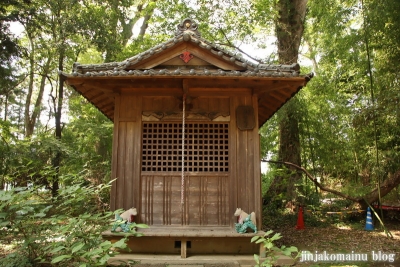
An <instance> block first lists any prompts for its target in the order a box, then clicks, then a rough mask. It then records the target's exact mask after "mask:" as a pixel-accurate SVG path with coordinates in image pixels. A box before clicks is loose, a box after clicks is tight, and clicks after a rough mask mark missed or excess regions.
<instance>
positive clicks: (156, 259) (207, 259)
mask: <svg viewBox="0 0 400 267" xmlns="http://www.w3.org/2000/svg"><path fill="white" fill-rule="evenodd" d="M261 260H262V259H261ZM129 261H131V262H136V264H135V265H134V266H135V267H165V266H168V267H182V266H189V267H250V266H254V265H255V261H254V256H253V255H190V256H188V257H187V258H181V257H180V255H152V254H119V255H117V256H116V257H113V258H111V259H110V260H109V261H108V264H109V265H111V266H118V265H120V264H121V263H122V262H129ZM293 264H294V261H293V259H291V258H290V257H286V256H284V255H280V256H279V259H278V265H280V266H287V265H289V266H290V265H293Z"/></svg>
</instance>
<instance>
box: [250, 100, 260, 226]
mask: <svg viewBox="0 0 400 267" xmlns="http://www.w3.org/2000/svg"><path fill="white" fill-rule="evenodd" d="M252 100H253V107H254V115H255V117H256V118H258V98H257V95H253V96H252ZM259 127H260V125H259V124H258V120H256V126H255V128H256V129H258V128H259ZM253 139H254V142H253V146H254V159H253V164H254V174H253V176H254V189H253V190H254V201H255V212H257V214H256V220H257V228H258V229H261V227H262V192H261V188H262V184H261V158H260V157H261V147H260V145H261V140H260V135H259V133H258V131H253Z"/></svg>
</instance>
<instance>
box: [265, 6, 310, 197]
mask: <svg viewBox="0 0 400 267" xmlns="http://www.w3.org/2000/svg"><path fill="white" fill-rule="evenodd" d="M306 5H307V0H280V1H278V3H277V8H278V18H277V20H276V22H275V27H276V36H277V39H278V57H279V63H281V64H292V63H297V59H298V55H299V47H300V42H301V38H302V35H303V31H304V19H305V15H306ZM296 102H297V100H296V98H293V99H292V100H290V101H289V102H288V103H286V104H285V106H284V107H283V108H281V110H280V111H279V113H278V114H280V118H281V119H280V123H279V142H280V145H279V152H278V156H279V160H280V161H288V162H293V163H295V164H297V165H298V166H301V156H300V136H299V115H298V108H297V103H296ZM300 178H301V175H300V174H299V173H298V172H296V171H295V172H291V173H289V172H288V173H287V174H286V175H284V176H280V177H275V180H274V182H273V183H272V184H271V186H270V188H269V190H268V192H267V194H268V195H270V196H271V195H272V196H274V195H275V196H276V195H280V194H281V193H284V194H286V197H287V199H293V198H295V187H294V185H295V183H296V181H298V180H299V179H300Z"/></svg>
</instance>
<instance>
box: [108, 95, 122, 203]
mask: <svg viewBox="0 0 400 267" xmlns="http://www.w3.org/2000/svg"><path fill="white" fill-rule="evenodd" d="M120 100H121V97H120V96H119V95H117V96H115V99H114V101H115V111H114V129H113V147H112V159H111V179H115V178H117V170H118V144H119V142H118V139H119V131H118V130H119V110H120ZM116 196H117V182H116V181H114V182H113V183H112V185H111V193H110V207H111V210H116Z"/></svg>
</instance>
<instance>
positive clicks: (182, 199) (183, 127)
mask: <svg viewBox="0 0 400 267" xmlns="http://www.w3.org/2000/svg"><path fill="white" fill-rule="evenodd" d="M182 102H183V103H182V104H183V108H182V175H181V205H182V211H183V204H184V199H185V106H186V94H184V95H183V101H182Z"/></svg>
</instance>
